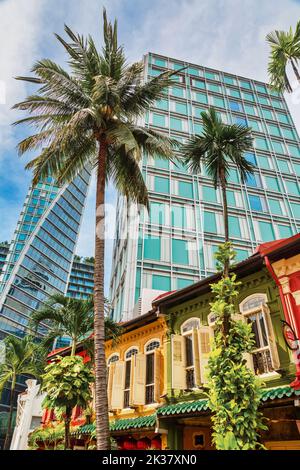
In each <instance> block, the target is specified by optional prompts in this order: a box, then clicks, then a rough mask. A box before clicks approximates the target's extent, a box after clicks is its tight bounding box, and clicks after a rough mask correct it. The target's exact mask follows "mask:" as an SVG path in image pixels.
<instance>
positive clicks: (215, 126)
mask: <svg viewBox="0 0 300 470" xmlns="http://www.w3.org/2000/svg"><path fill="white" fill-rule="evenodd" d="M201 117H202V120H203V132H202V134H201V135H195V136H194V137H192V138H191V139H190V140H189V141H188V142H187V143H186V144H184V145H183V146H182V147H181V150H182V152H183V158H184V160H185V163H186V165H187V166H188V167H189V168H190V169H191V170H192V171H193V172H195V173H201V163H204V165H205V168H206V170H207V173H208V175H209V176H210V177H211V178H212V179H213V182H214V185H215V187H217V186H219V185H220V184H221V183H222V181H221V180H222V175H223V173H224V177H225V180H226V181H227V179H228V176H229V171H230V163H233V164H234V165H235V167H236V168H237V170H238V171H239V173H240V175H241V179H242V182H245V180H246V179H247V176H248V175H249V174H250V173H253V170H254V167H253V165H252V164H251V163H249V162H248V160H247V159H246V158H245V157H244V155H243V153H244V152H247V151H249V150H251V149H252V142H253V138H252V131H251V128H249V127H246V126H243V125H237V124H232V125H227V124H224V123H223V122H222V121H221V119H220V118H219V116H218V114H217V112H216V110H215V109H214V108H209V109H208V110H207V111H206V112H202V113H201Z"/></svg>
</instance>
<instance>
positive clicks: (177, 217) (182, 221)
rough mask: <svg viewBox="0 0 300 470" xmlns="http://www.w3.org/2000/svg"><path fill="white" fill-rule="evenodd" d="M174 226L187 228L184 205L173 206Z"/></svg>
mask: <svg viewBox="0 0 300 470" xmlns="http://www.w3.org/2000/svg"><path fill="white" fill-rule="evenodd" d="M171 215H172V226H173V227H178V228H186V210H185V207H184V206H177V205H174V206H172V213H171Z"/></svg>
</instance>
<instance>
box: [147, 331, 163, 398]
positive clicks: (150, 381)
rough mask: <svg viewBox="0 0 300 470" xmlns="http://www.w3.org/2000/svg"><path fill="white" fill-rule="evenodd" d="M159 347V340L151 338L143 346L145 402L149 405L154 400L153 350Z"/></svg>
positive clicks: (154, 369) (154, 359)
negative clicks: (144, 358)
mask: <svg viewBox="0 0 300 470" xmlns="http://www.w3.org/2000/svg"><path fill="white" fill-rule="evenodd" d="M159 347H160V342H159V340H153V341H151V342H150V343H148V344H147V345H146V347H145V354H146V387H145V388H146V390H145V404H146V405H149V404H151V403H154V402H155V373H156V372H157V371H156V369H157V368H158V367H157V366H158V364H156V362H157V357H156V355H155V350H156V349H158V348H159Z"/></svg>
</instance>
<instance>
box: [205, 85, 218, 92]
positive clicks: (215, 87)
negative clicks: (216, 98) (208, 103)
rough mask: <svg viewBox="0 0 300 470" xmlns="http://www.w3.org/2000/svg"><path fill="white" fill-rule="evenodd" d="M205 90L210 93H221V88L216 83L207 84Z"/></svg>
mask: <svg viewBox="0 0 300 470" xmlns="http://www.w3.org/2000/svg"><path fill="white" fill-rule="evenodd" d="M207 88H208V89H209V90H210V91H214V92H216V93H221V87H220V85H217V84H216V83H209V84H208V86H207Z"/></svg>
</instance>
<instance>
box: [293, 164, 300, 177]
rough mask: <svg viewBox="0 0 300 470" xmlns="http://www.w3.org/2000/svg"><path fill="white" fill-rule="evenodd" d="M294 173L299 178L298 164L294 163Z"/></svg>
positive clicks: (299, 167)
mask: <svg viewBox="0 0 300 470" xmlns="http://www.w3.org/2000/svg"><path fill="white" fill-rule="evenodd" d="M294 173H296V175H298V176H300V164H299V163H294Z"/></svg>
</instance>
